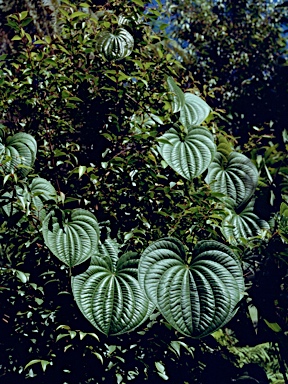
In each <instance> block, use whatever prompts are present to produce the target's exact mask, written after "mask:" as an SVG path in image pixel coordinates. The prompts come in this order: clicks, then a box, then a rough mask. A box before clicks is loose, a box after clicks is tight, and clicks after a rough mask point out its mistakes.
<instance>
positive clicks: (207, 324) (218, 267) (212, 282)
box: [139, 237, 244, 338]
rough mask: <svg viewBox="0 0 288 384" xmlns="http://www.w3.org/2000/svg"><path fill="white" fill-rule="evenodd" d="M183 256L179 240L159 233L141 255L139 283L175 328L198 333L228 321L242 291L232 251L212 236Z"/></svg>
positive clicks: (242, 286)
mask: <svg viewBox="0 0 288 384" xmlns="http://www.w3.org/2000/svg"><path fill="white" fill-rule="evenodd" d="M186 258H187V256H186V252H185V249H184V247H183V245H182V243H181V242H180V241H179V240H177V239H175V238H169V237H168V238H163V239H160V240H158V241H156V242H154V243H152V244H151V245H150V246H149V247H148V248H146V250H145V251H144V252H143V254H142V255H141V259H140V263H139V283H140V286H141V287H142V288H143V289H144V291H145V293H146V295H147V297H148V298H149V299H150V300H151V301H152V302H153V303H154V304H155V305H156V306H157V308H158V309H159V311H160V312H161V313H162V315H163V316H164V317H165V319H166V320H167V321H168V322H169V323H170V324H171V325H172V326H173V327H174V328H175V329H177V330H178V331H179V332H181V333H183V334H185V335H188V336H192V337H196V338H198V337H203V336H206V335H208V334H210V333H212V332H214V331H215V330H216V329H218V328H220V327H222V326H223V325H224V324H225V323H227V322H228V321H229V320H230V319H231V317H232V316H233V315H234V313H235V307H236V306H237V303H238V302H239V300H240V299H241V297H242V294H243V291H244V282H243V274H242V269H241V265H240V262H239V260H238V259H237V257H236V255H235V254H234V253H233V252H232V251H231V250H230V249H229V248H228V247H227V246H225V245H223V244H221V243H218V242H217V241H212V240H211V241H202V242H200V243H198V244H197V245H196V246H195V248H194V250H193V251H192V261H191V262H190V263H188V262H186V261H185V259H186Z"/></svg>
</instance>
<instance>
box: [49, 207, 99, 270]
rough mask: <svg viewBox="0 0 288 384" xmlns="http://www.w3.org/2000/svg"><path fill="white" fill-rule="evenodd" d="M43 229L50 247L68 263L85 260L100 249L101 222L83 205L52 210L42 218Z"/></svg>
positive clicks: (71, 265) (72, 263)
mask: <svg viewBox="0 0 288 384" xmlns="http://www.w3.org/2000/svg"><path fill="white" fill-rule="evenodd" d="M42 232H43V237H44V241H45V244H46V245H47V247H48V248H49V249H50V251H51V252H52V253H53V254H54V255H55V256H56V257H58V259H59V260H61V261H62V262H63V263H65V264H66V265H68V266H69V267H73V266H75V265H78V264H81V263H83V262H84V261H86V260H87V259H89V257H91V255H92V253H95V251H96V250H97V246H98V241H99V227H98V222H97V220H96V218H95V217H94V215H93V214H92V213H90V212H89V211H86V210H84V209H75V210H73V211H71V212H68V213H67V212H66V213H65V212H64V211H60V210H55V211H52V212H50V213H49V214H48V215H47V216H46V217H45V219H44V220H43V227H42Z"/></svg>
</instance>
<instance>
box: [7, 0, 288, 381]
mask: <svg viewBox="0 0 288 384" xmlns="http://www.w3.org/2000/svg"><path fill="white" fill-rule="evenodd" d="M0 6H1V13H2V15H3V17H4V16H5V17H7V24H6V23H2V25H1V28H2V30H1V36H3V39H2V45H1V50H2V51H1V54H2V55H1V56H0V92H1V100H0V107H1V120H0V122H1V127H0V129H1V135H0V136H1V141H2V146H1V147H0V156H1V190H0V194H1V210H0V223H1V229H0V268H1V269H0V300H1V322H0V327H1V332H0V334H1V339H0V356H1V359H0V375H1V380H2V381H3V382H7V383H21V382H26V380H28V381H29V380H30V381H32V382H35V383H48V382H50V381H52V380H53V382H55V383H59V384H60V383H61V384H64V383H65V382H67V383H69V384H70V383H83V384H84V383H90V382H91V383H101V382H111V383H127V382H129V381H131V382H136V383H142V382H146V381H147V382H153V383H154V382H155V383H158V382H159V383H160V382H163V381H165V380H166V381H170V382H171V383H183V384H184V383H194V382H195V383H204V384H205V383H216V382H219V383H220V382H221V383H223V384H225V383H231V382H235V381H236V382H237V381H241V382H247V383H248V382H255V381H256V382H257V381H258V382H260V383H267V382H271V383H285V382H287V380H288V378H287V377H285V372H287V364H288V353H287V351H288V349H287V332H288V324H287V319H288V313H287V308H288V305H287V304H288V303H287V301H288V285H287V284H288V282H287V242H288V240H287V238H288V219H287V217H288V208H287V204H288V198H287V194H288V180H287V175H288V164H287V146H288V144H287V143H288V136H287V129H286V125H285V124H286V121H285V116H286V115H285V112H284V111H286V109H287V106H286V102H287V96H286V92H287V81H286V80H287V66H286V65H285V64H286V61H285V60H286V59H285V57H286V56H285V41H284V39H283V37H282V36H283V35H281V33H282V32H283V31H282V30H281V28H280V27H281V25H283V22H285V17H284V16H285V12H284V11H285V7H278V8H275V7H274V6H272V5H266V3H264V2H263V1H257V2H249V1H241V2H240V1H239V2H237V4H236V3H235V2H232V1H231V2H229V1H227V2H216V3H215V2H213V3H211V2H209V1H207V2H201V3H199V4H198V3H197V2H195V3H191V2H181V4H180V3H179V4H176V3H174V4H170V5H169V4H167V5H166V8H165V9H164V11H165V12H166V11H167V9H168V10H169V12H171V16H172V20H174V23H175V28H174V29H173V32H171V31H170V32H169V31H168V32H169V33H172V37H173V38H174V39H176V42H175V40H171V39H170V38H169V37H168V36H167V34H166V32H165V29H166V28H167V25H165V20H164V21H163V20H162V18H161V4H160V3H157V7H156V5H155V6H153V4H152V6H149V7H147V5H145V4H143V3H142V2H141V1H140V0H135V1H132V2H123V1H118V0H114V1H111V2H108V3H106V4H103V5H101V4H99V3H97V4H90V3H89V4H87V3H80V2H79V3H78V2H73V3H70V2H68V1H66V0H65V1H62V2H61V6H60V3H59V2H58V1H42V2H32V1H25V5H24V4H23V3H22V2H17V1H11V2H9V3H5V4H4V5H1V3H0ZM167 7H168V8H167ZM164 11H163V12H164ZM187 15H189V16H187ZM184 16H185V17H184ZM161 20H162V21H161ZM286 21H287V20H286ZM281 23H282V24H281ZM155 25H156V26H157V32H156V31H155ZM153 26H154V29H153ZM117 28H125V30H126V31H128V32H129V33H130V34H131V35H132V36H133V38H134V47H133V50H132V51H131V52H124V53H123V52H122V53H123V55H124V56H125V57H124V56H123V57H119V60H114V58H112V60H111V57H109V52H110V53H111V52H112V51H113V50H112V51H109V50H108V56H107V54H106V51H105V50H104V51H103V50H101V49H102V48H101V46H102V45H101V44H100V48H99V36H100V33H103V31H107V30H109V31H115V30H117ZM244 32H245V36H246V38H245V39H244V38H243V33H244ZM243 43H245V45H244V44H243ZM169 77H172V78H173V79H174V81H175V82H177V83H178V85H179V87H181V89H182V90H185V91H186V92H185V93H188V92H190V93H194V94H197V95H199V96H201V98H205V100H206V102H207V103H208V104H209V105H210V106H211V107H212V112H211V113H210V114H209V116H208V118H207V119H206V120H205V122H204V123H203V126H204V127H205V128H207V129H208V130H209V131H210V132H211V133H212V134H213V135H214V138H215V141H216V144H217V146H218V151H221V150H222V153H224V154H225V153H226V155H227V153H229V152H231V151H232V150H233V151H237V152H239V153H241V154H243V155H246V156H247V157H248V158H249V159H251V160H252V163H253V164H254V166H255V167H256V168H257V172H258V174H259V182H258V185H257V189H256V191H255V194H254V198H255V197H256V201H255V210H254V214H256V215H257V217H258V218H260V219H261V220H263V221H264V220H265V221H266V224H267V225H266V224H265V225H264V227H263V228H264V229H265V228H266V229H267V228H268V224H269V230H263V231H262V230H259V231H256V232H254V231H252V233H249V231H248V233H247V232H246V235H245V236H244V235H243V232H241V230H239V231H238V233H240V235H241V236H236V235H235V236H234V237H233V236H232V238H231V236H230V237H229V236H228V237H227V235H225V231H223V227H222V221H223V217H224V216H225V215H226V210H227V206H226V205H225V204H224V205H223V200H221V199H222V198H223V196H221V194H219V193H218V195H217V192H216V193H215V191H213V190H212V189H211V187H210V186H209V185H208V184H207V183H208V182H207V179H206V181H205V176H206V173H204V176H199V177H196V178H194V179H193V183H191V182H190V181H188V180H186V179H185V177H182V176H179V172H178V173H177V172H175V171H174V170H173V169H171V168H170V167H169V166H167V162H165V159H163V158H162V157H161V155H160V153H159V151H158V150H157V147H158V146H159V145H161V141H159V137H161V136H163V135H164V134H165V132H167V129H169V128H171V127H172V126H173V124H175V123H176V122H178V117H179V116H178V115H177V113H173V109H174V106H173V99H172V100H171V89H170V92H169V86H168V85H167V78H169ZM174 102H175V99H174ZM20 132H22V133H23V132H25V133H28V134H30V135H32V136H33V137H34V138H35V140H36V142H37V145H38V151H37V156H36V158H35V159H34V160H35V162H32V160H31V164H26V166H25V164H24V166H23V165H22V166H20V167H19V168H17V170H16V172H14V170H12V171H11V168H9V167H8V166H9V164H10V163H9V161H10V160H11V159H10V160H9V157H8V159H7V157H6V158H5V157H4V156H3V145H4V143H6V141H5V140H6V137H9V136H10V137H11V136H12V137H13V135H15V134H18V133H20ZM163 143H164V144H165V140H164V142H163V141H162V144H163ZM11 156H12V155H11ZM31 166H32V167H31ZM8 168H9V169H10V171H7V169H8ZM36 177H41V178H42V179H45V180H47V181H49V182H50V183H51V184H49V187H47V188H48V192H47V195H45V193H44V196H46V197H47V198H46V197H45V199H44V198H43V199H42V197H43V192H41V193H39V194H38V195H37V192H36V193H35V192H34V195H33V194H31V193H32V192H33V188H32V187H31V184H32V182H33V180H35V178H36ZM50 185H51V186H52V189H51V188H50ZM212 185H213V184H212ZM20 189H21V191H22V192H19V191H20ZM23 190H24V191H26V190H27V193H26V192H25V193H24V192H23ZM31 191H32V192H31ZM19 196H20V197H19ZM29 196H30V197H29ZM31 196H32V197H31ZM39 196H40V203H39V201H38V200H37V197H39ZM250 198H251V196H250V197H249V200H250ZM33 199H34V200H33ZM250 203H251V202H250V201H249V202H248V204H250ZM9 204H10V205H9ZM7 205H8V208H7ZM55 206H57V207H59V208H60V209H64V210H69V209H76V208H82V209H85V210H87V211H89V212H91V213H93V215H95V217H96V218H97V220H98V222H99V226H100V228H101V241H104V240H105V238H107V237H108V238H109V236H110V237H111V238H114V239H117V241H118V243H119V244H120V245H121V252H123V253H124V252H126V251H133V252H138V253H142V252H143V251H144V249H145V248H146V247H147V246H148V245H149V244H150V243H151V242H153V241H156V240H158V239H159V238H162V237H165V236H173V237H176V238H178V239H180V240H181V241H182V242H183V243H184V244H185V245H187V246H188V247H190V248H191V247H194V246H195V244H196V243H197V242H198V241H200V240H206V239H209V240H217V241H220V242H221V243H224V244H226V245H229V246H230V247H231V249H233V250H234V252H235V253H236V254H237V256H238V257H239V259H240V260H241V265H242V268H243V271H244V277H245V286H246V290H245V295H244V298H243V299H242V301H241V302H240V303H239V309H238V312H237V314H236V315H235V317H234V318H233V319H232V320H231V321H230V322H229V323H228V324H227V325H226V326H225V327H223V328H221V329H220V330H218V331H216V332H215V333H213V336H212V335H211V336H207V337H205V338H203V339H192V338H190V337H187V336H182V335H181V334H180V333H179V332H177V331H175V330H173V328H171V326H170V324H169V323H168V322H167V321H166V320H164V318H163V317H162V316H161V315H160V314H159V313H158V312H155V313H153V315H151V317H150V319H149V320H147V321H146V322H145V323H144V324H142V325H141V326H140V328H138V329H137V330H136V331H134V332H133V333H128V334H125V335H120V336H106V335H103V334H101V333H100V332H98V331H97V330H96V329H95V328H94V327H93V326H92V325H91V324H90V323H89V322H88V321H87V320H86V319H85V318H84V316H83V315H82V313H81V312H80V310H79V309H78V307H77V305H76V303H75V301H74V298H73V295H72V291H71V287H70V276H69V274H71V273H72V275H73V276H76V275H78V274H79V273H82V272H84V271H85V270H86V269H87V268H88V266H89V260H88V261H87V262H85V263H84V264H81V265H79V266H76V267H73V268H72V269H69V268H67V267H66V266H64V265H63V263H61V262H60V261H59V260H58V259H57V258H55V257H54V256H53V255H52V253H51V252H50V251H49V248H48V247H47V245H46V244H45V242H44V239H43V236H42V226H41V221H42V220H43V217H42V215H44V216H46V215H47V213H48V212H49V210H51V209H52V208H54V209H55ZM241 213H242V211H241V212H238V211H236V212H234V216H237V217H238V216H241ZM254 218H255V217H254ZM239 220H240V219H239ZM248 227H249V225H248ZM260 227H261V225H260V224H259V228H260ZM261 228H262V227H261ZM261 228H260V229H261ZM263 228H262V229H263ZM286 376H287V375H286ZM249 380H250V381H249Z"/></svg>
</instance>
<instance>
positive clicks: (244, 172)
mask: <svg viewBox="0 0 288 384" xmlns="http://www.w3.org/2000/svg"><path fill="white" fill-rule="evenodd" d="M205 180H206V182H207V183H208V184H210V186H211V189H212V190H213V191H215V192H220V193H223V194H224V195H226V196H228V197H230V198H231V199H233V201H234V202H235V206H236V207H241V206H243V205H245V204H246V203H247V202H248V200H249V199H250V198H251V196H252V195H253V193H254V192H255V189H256V187H257V184H258V171H257V168H256V167H255V165H254V164H253V163H252V162H251V160H250V159H248V157H246V156H245V155H243V154H242V153H238V152H231V153H230V154H229V156H228V157H227V158H226V157H225V156H223V155H222V154H221V153H219V152H217V153H216V155H215V157H214V160H213V161H212V163H211V164H210V165H209V168H208V173H207V177H206V179H205Z"/></svg>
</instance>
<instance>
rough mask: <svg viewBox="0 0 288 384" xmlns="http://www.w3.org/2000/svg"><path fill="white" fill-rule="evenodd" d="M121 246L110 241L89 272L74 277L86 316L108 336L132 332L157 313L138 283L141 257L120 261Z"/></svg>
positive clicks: (130, 256) (75, 290)
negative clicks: (153, 313)
mask: <svg viewBox="0 0 288 384" xmlns="http://www.w3.org/2000/svg"><path fill="white" fill-rule="evenodd" d="M118 253H119V249H118V245H117V243H116V242H115V241H114V240H112V239H109V238H108V239H106V240H105V243H104V244H100V245H99V251H98V252H97V253H95V254H94V255H93V257H92V261H91V265H90V267H89V268H88V270H87V271H86V272H84V273H82V274H81V275H78V276H75V277H72V291H73V295H74V298H75V300H76V303H77V305H78V307H79V308H80V310H81V312H82V313H83V315H84V316H85V317H86V318H87V319H88V320H89V321H90V322H91V323H92V324H93V325H94V326H95V327H96V328H97V329H98V330H99V331H101V332H103V333H104V334H106V335H119V334H122V333H126V332H130V331H132V330H134V329H135V328H136V327H138V326H139V325H141V324H142V323H143V322H144V321H145V320H146V319H147V318H148V317H149V316H150V315H151V313H152V312H153V310H154V305H153V304H152V303H151V302H150V301H149V300H148V299H147V298H146V296H145V294H144V292H143V291H142V289H141V288H140V286H139V283H138V280H137V271H138V269H137V268H138V262H139V257H138V255H137V253H134V252H128V253H125V254H123V255H121V256H120V257H118Z"/></svg>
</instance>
